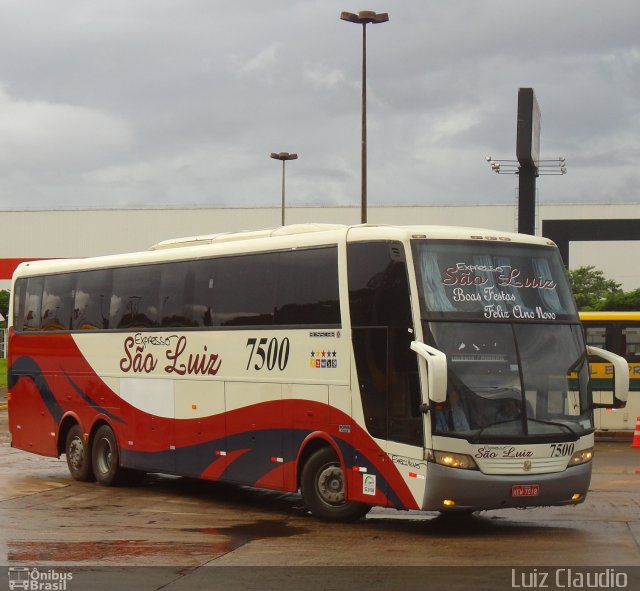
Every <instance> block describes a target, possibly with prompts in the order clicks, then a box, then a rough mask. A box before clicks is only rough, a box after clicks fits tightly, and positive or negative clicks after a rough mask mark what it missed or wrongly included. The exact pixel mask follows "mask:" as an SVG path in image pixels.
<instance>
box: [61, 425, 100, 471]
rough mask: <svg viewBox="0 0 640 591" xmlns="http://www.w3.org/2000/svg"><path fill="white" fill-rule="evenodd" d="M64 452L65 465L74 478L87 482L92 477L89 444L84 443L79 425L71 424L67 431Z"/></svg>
mask: <svg viewBox="0 0 640 591" xmlns="http://www.w3.org/2000/svg"><path fill="white" fill-rule="evenodd" d="M64 452H65V455H66V456H67V467H68V468H69V473H70V474H71V477H72V478H73V479H74V480H79V481H81V482H89V481H91V480H93V479H94V476H93V465H92V462H91V446H90V445H89V444H85V442H84V438H83V433H82V429H81V428H80V425H77V424H76V425H73V427H71V429H69V432H68V433H67V438H66V440H65V445H64Z"/></svg>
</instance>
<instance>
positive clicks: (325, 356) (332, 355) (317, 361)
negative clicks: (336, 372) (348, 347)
mask: <svg viewBox="0 0 640 591" xmlns="http://www.w3.org/2000/svg"><path fill="white" fill-rule="evenodd" d="M337 356H338V354H337V353H336V352H335V351H326V350H324V349H323V350H322V351H311V354H310V357H309V367H311V368H314V369H337V367H338V360H337Z"/></svg>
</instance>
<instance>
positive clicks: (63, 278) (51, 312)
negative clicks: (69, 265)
mask: <svg viewBox="0 0 640 591" xmlns="http://www.w3.org/2000/svg"><path fill="white" fill-rule="evenodd" d="M75 278H76V275H75V274H74V273H63V274H61V275H49V276H48V277H46V278H45V280H44V289H43V291H42V324H41V326H42V330H69V329H70V328H71V310H72V306H73V296H74V290H75Z"/></svg>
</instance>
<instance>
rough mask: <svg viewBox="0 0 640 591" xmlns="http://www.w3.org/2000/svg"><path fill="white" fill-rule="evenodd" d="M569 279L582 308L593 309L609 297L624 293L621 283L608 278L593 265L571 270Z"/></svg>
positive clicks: (577, 302)
mask: <svg viewBox="0 0 640 591" xmlns="http://www.w3.org/2000/svg"><path fill="white" fill-rule="evenodd" d="M569 281H570V283H571V289H572V290H573V295H574V297H575V298H576V304H578V308H579V309H580V310H593V309H595V308H596V307H597V306H598V305H600V304H602V303H603V302H605V301H606V299H607V298H608V297H610V296H612V295H614V294H619V293H623V292H622V289H621V285H620V283H617V282H616V281H614V280H613V279H607V278H606V277H605V276H604V273H603V272H602V271H600V270H598V269H596V268H595V267H594V266H593V265H589V266H586V267H578V268H577V269H574V270H573V271H569Z"/></svg>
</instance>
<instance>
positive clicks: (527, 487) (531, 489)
mask: <svg viewBox="0 0 640 591" xmlns="http://www.w3.org/2000/svg"><path fill="white" fill-rule="evenodd" d="M539 494H540V485H539V484H516V485H515V486H512V487H511V496H512V497H537V496H538V495H539Z"/></svg>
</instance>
